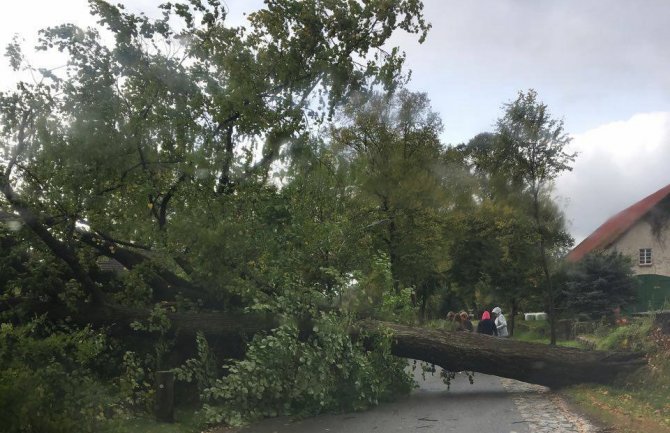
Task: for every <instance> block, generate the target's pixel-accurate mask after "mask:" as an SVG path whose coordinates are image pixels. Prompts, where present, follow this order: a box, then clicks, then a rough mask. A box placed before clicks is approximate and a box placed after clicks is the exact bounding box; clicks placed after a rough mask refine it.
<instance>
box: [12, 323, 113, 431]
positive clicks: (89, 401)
mask: <svg viewBox="0 0 670 433" xmlns="http://www.w3.org/2000/svg"><path fill="white" fill-rule="evenodd" d="M106 344H107V343H106V338H105V337H104V335H102V334H100V333H98V332H96V331H93V330H92V329H90V328H88V327H87V328H83V329H65V328H53V327H50V326H48V325H46V324H45V323H44V322H43V321H41V320H35V321H32V322H30V323H29V324H27V325H22V326H14V325H11V324H8V323H3V324H2V325H0V408H2V410H1V411H0V425H1V426H2V430H3V431H4V432H7V433H14V432H35V433H38V432H39V433H57V432H68V433H69V432H84V431H94V430H96V427H97V426H98V425H99V424H100V422H101V421H103V420H104V419H105V411H106V408H109V407H111V405H112V404H113V401H114V397H113V396H114V395H115V393H114V392H113V390H111V389H110V387H107V386H104V385H103V384H102V383H101V382H100V381H99V380H98V379H97V377H96V374H94V372H93V369H94V368H95V364H96V362H97V361H98V359H99V357H100V355H101V354H102V353H103V352H104V351H105V350H106Z"/></svg>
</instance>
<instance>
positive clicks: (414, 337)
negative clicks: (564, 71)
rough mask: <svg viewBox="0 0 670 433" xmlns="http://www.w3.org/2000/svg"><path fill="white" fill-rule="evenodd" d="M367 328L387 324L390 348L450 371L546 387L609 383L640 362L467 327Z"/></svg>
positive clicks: (634, 356)
mask: <svg viewBox="0 0 670 433" xmlns="http://www.w3.org/2000/svg"><path fill="white" fill-rule="evenodd" d="M361 326H362V328H363V329H365V330H366V331H368V332H379V331H380V330H384V329H387V330H388V331H390V332H391V334H392V339H393V343H392V346H391V350H392V353H393V354H394V355H396V356H400V357H404V358H410V359H418V360H421V361H426V362H429V363H432V364H435V365H438V366H440V367H442V368H444V369H446V370H449V371H464V370H468V371H475V372H479V373H485V374H491V375H495V376H500V377H507V378H510V379H516V380H520V381H523V382H529V383H535V384H538V385H544V386H548V387H551V388H561V387H565V386H569V385H574V384H578V383H612V381H613V380H615V379H616V377H617V376H619V375H625V374H630V373H631V372H633V371H635V370H636V369H638V368H639V367H641V366H642V365H644V363H645V359H644V354H642V353H638V352H611V351H594V350H584V349H576V348H568V347H557V346H548V345H545V344H537V343H527V342H522V341H515V340H510V339H503V338H496V337H491V336H488V335H482V334H473V333H469V332H449V331H442V330H436V329H425V328H416V327H410V326H404V325H397V324H394V323H387V322H376V321H367V322H363V323H362V324H361Z"/></svg>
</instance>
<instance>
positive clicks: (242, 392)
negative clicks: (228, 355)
mask: <svg viewBox="0 0 670 433" xmlns="http://www.w3.org/2000/svg"><path fill="white" fill-rule="evenodd" d="M348 326H349V323H348V321H346V320H344V319H343V318H342V317H339V316H336V315H334V314H324V315H323V316H322V317H321V318H320V319H319V320H317V321H315V325H314V327H313V329H312V332H313V333H312V335H311V336H310V337H308V338H307V339H301V338H300V337H299V330H298V327H297V326H296V325H295V324H292V323H288V324H284V325H282V326H280V327H278V328H277V329H275V330H273V331H272V332H271V333H269V334H268V335H263V336H260V335H259V336H256V337H255V338H254V339H253V340H252V342H251V343H250V344H249V347H248V350H247V354H246V357H245V359H244V360H238V361H232V362H229V363H228V364H227V365H226V369H227V371H228V375H227V376H225V377H223V378H220V379H218V380H217V381H216V383H215V384H214V385H213V386H212V387H210V388H207V389H206V390H205V391H204V393H203V398H204V401H206V402H207V403H206V404H205V406H204V412H205V416H206V418H207V421H208V422H210V423H220V422H225V423H227V424H230V425H240V424H244V423H246V422H248V421H252V420H255V419H259V418H262V417H267V416H277V415H295V416H308V415H316V414H318V413H322V412H331V411H345V410H361V409H364V408H367V407H369V406H373V405H376V404H377V403H378V402H379V401H382V400H385V399H389V398H390V397H392V396H393V395H394V394H397V393H407V392H409V390H410V389H411V388H412V386H413V380H412V379H411V377H410V376H409V374H408V373H407V372H406V371H405V368H406V367H407V362H406V361H405V360H404V359H401V358H396V357H394V356H392V355H391V354H390V339H389V338H385V337H378V338H372V339H365V344H364V340H363V339H359V340H358V341H354V340H352V339H351V337H350V336H349V333H348Z"/></svg>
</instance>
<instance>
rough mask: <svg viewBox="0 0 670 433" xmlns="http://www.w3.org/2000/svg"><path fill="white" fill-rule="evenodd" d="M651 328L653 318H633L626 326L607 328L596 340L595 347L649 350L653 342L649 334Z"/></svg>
mask: <svg viewBox="0 0 670 433" xmlns="http://www.w3.org/2000/svg"><path fill="white" fill-rule="evenodd" d="M652 328H653V318H646V319H643V320H635V321H633V322H631V323H630V324H629V325H626V326H618V327H615V328H608V329H609V331H608V332H607V333H606V335H605V336H604V337H601V338H600V339H599V340H598V343H597V345H596V348H597V349H599V350H630V351H636V352H650V351H651V350H653V348H654V345H653V342H652V341H651V340H650V338H649V334H650V332H651V330H652Z"/></svg>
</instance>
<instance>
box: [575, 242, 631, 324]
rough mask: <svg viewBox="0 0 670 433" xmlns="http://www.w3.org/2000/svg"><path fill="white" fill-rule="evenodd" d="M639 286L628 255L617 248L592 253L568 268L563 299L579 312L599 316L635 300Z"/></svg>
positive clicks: (607, 314)
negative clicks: (616, 250)
mask: <svg viewBox="0 0 670 433" xmlns="http://www.w3.org/2000/svg"><path fill="white" fill-rule="evenodd" d="M636 287H637V282H636V280H635V277H634V272H633V264H632V262H631V260H630V258H629V257H627V256H625V255H623V254H621V253H618V252H615V251H613V252H597V253H591V254H587V255H586V256H585V257H584V258H583V259H582V260H580V261H579V262H577V263H574V264H572V265H571V266H569V267H568V269H567V270H566V275H565V281H564V283H563V295H564V297H565V298H564V299H565V301H564V302H565V304H566V307H567V308H569V309H570V310H572V311H574V312H576V313H583V314H587V315H589V316H590V317H591V318H593V319H599V318H601V317H603V316H610V315H611V314H612V310H613V309H614V308H616V307H621V308H625V307H626V306H627V305H630V304H632V303H634V302H635V289H636Z"/></svg>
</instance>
